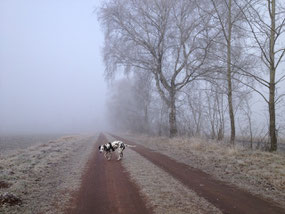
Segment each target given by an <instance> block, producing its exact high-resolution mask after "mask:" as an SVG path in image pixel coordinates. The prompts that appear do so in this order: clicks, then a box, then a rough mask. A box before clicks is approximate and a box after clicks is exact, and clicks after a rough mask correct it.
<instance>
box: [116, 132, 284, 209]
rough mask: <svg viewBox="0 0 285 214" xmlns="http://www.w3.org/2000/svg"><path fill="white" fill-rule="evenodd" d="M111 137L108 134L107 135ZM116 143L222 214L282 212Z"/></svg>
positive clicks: (171, 162) (164, 158)
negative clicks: (176, 181) (171, 178)
mask: <svg viewBox="0 0 285 214" xmlns="http://www.w3.org/2000/svg"><path fill="white" fill-rule="evenodd" d="M111 135H112V134H111ZM112 136H113V137H114V138H116V139H118V140H122V141H124V142H126V143H127V144H130V145H136V147H134V148H131V149H133V150H134V151H136V152H137V153H139V154H140V155H142V156H143V157H145V158H146V159H148V160H149V161H151V162H152V163H153V164H155V165H156V166H158V167H160V168H161V169H163V170H164V171H166V172H168V173H169V174H170V175H172V176H173V177H174V178H176V179H177V180H179V181H181V182H182V183H183V184H184V185H185V186H187V187H189V188H190V189H192V190H194V191H195V192H196V193H197V194H198V195H199V196H200V197H203V198H205V199H206V200H208V201H209V202H210V203H212V204H213V205H214V206H216V207H217V208H219V209H220V210H221V211H222V212H223V213H231V214H238V213H239V214H241V213H242V214H269V213H270V214H280V213H285V210H284V209H282V208H280V207H278V206H277V205H275V204H273V203H271V202H269V201H267V200H266V199H262V198H259V197H257V196H254V195H252V194H250V193H248V192H245V191H243V190H241V189H239V188H237V187H235V186H233V185H229V184H227V183H225V182H222V181H219V180H216V179H214V178H213V177H211V176H210V175H208V174H206V173H204V172H202V171H201V170H198V169H195V168H191V167H190V166H188V165H186V164H183V163H179V162H177V161H175V160H173V159H171V158H169V157H168V156H166V155H163V154H161V153H159V152H155V151H153V150H150V149H147V148H145V147H144V146H142V145H137V144H135V143H134V142H132V141H130V140H127V139H124V138H121V137H119V136H116V135H112Z"/></svg>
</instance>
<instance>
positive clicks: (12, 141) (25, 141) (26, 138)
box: [0, 134, 62, 156]
mask: <svg viewBox="0 0 285 214" xmlns="http://www.w3.org/2000/svg"><path fill="white" fill-rule="evenodd" d="M60 136H62V135H60V134H38V135H32V134H31V135H0V156H1V155H7V154H11V153H12V152H13V151H17V150H19V149H25V148H27V147H30V146H33V145H38V144H43V143H47V142H48V141H51V140H55V139H57V138H59V137H60Z"/></svg>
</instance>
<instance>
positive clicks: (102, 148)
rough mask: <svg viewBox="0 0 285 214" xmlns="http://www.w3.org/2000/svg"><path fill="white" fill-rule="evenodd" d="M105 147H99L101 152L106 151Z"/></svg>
mask: <svg viewBox="0 0 285 214" xmlns="http://www.w3.org/2000/svg"><path fill="white" fill-rule="evenodd" d="M104 147H105V145H101V146H99V152H100V153H102V152H103V151H104V150H105V148H104Z"/></svg>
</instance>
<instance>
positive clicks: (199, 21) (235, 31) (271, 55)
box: [99, 0, 285, 151]
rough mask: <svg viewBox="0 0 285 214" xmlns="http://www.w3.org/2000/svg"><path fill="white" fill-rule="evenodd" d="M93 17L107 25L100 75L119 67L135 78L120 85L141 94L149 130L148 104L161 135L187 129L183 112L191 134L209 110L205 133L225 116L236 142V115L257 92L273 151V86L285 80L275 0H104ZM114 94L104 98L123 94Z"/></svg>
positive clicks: (282, 19) (284, 16)
mask: <svg viewBox="0 0 285 214" xmlns="http://www.w3.org/2000/svg"><path fill="white" fill-rule="evenodd" d="M99 19H100V21H101V23H102V26H103V28H104V30H105V45H104V61H105V65H106V77H107V78H109V79H110V78H113V77H114V76H115V74H116V73H118V72H122V71H124V72H125V73H126V74H129V75H130V76H132V77H133V78H132V79H134V80H132V81H130V83H129V84H127V83H126V82H125V83H124V84H123V85H125V86H127V85H129V86H130V88H129V89H128V90H126V91H125V92H123V93H126V94H128V93H130V94H132V95H131V96H134V97H135V98H137V99H139V100H141V102H136V103H137V104H139V105H141V106H143V108H142V109H143V110H144V111H143V115H144V120H143V121H141V122H142V124H143V127H144V128H143V130H144V131H149V130H150V128H151V126H150V119H149V115H150V113H149V107H150V106H151V105H153V106H152V107H153V109H156V111H154V112H155V114H154V115H153V116H154V117H153V118H152V124H154V123H159V122H162V121H163V120H164V119H165V114H168V125H167V129H165V127H161V126H158V127H159V128H158V132H160V133H161V132H163V131H162V130H168V131H169V135H170V137H173V136H176V135H177V134H178V133H181V132H183V130H184V131H185V132H187V127H188V132H189V131H190V127H189V124H186V123H185V121H184V120H183V118H187V117H191V118H190V119H191V120H192V121H194V123H191V124H192V125H193V124H196V125H195V126H196V130H195V129H194V130H195V133H193V134H198V133H201V130H199V129H201V127H202V126H201V124H202V123H205V119H206V118H205V115H208V116H207V117H208V121H211V125H210V126H209V127H211V129H212V130H211V135H213V136H214V137H218V138H222V137H223V135H224V128H225V120H226V119H228V120H229V124H230V130H231V131H230V142H231V143H232V144H234V142H235V136H236V134H235V133H236V119H235V113H236V112H237V111H238V108H239V106H240V103H245V101H244V100H245V99H246V98H247V97H248V94H249V93H250V92H252V91H255V92H257V93H258V94H259V95H261V97H262V98H263V99H264V100H265V102H266V103H267V105H268V112H269V114H268V115H269V137H270V142H271V147H270V150H271V151H275V150H276V149H277V136H276V115H275V110H276V103H277V102H278V101H279V100H280V99H281V97H282V94H281V95H279V96H278V94H276V92H277V84H280V82H281V81H282V80H283V79H284V78H285V75H284V71H283V75H282V70H281V69H279V68H280V65H281V64H282V59H283V56H284V54H285V44H284V42H283V43H282V40H281V39H282V34H284V25H285V8H284V5H281V0H279V1H278V0H266V1H264V0H240V1H237V0H218V1H217V0H210V1H195V0H177V1H172V0H109V1H107V2H106V3H104V4H103V6H102V8H101V10H100V12H99ZM278 72H279V73H278ZM258 84H260V85H258ZM119 85H121V84H119ZM264 87H265V88H267V89H268V93H267V94H266V93H264V92H263V88H264ZM126 88H128V86H127V87H126ZM116 91H117V92H119V91H120V90H116ZM117 95H118V96H115V95H114V94H113V96H112V97H113V99H111V101H110V102H114V100H115V99H116V98H117V99H120V101H122V102H123V98H124V97H129V96H125V95H123V94H121V95H119V94H117ZM158 96H159V99H160V100H161V101H162V102H157V101H158ZM154 97H155V99H154ZM155 101H156V104H153V103H154V102H155ZM117 103H120V102H119V101H118V102H117ZM124 103H128V101H127V100H125V102H124ZM113 104H114V103H113ZM207 105H208V108H205V106H207ZM125 107H126V108H125V110H123V111H128V105H126V106H125ZM137 109H141V108H137ZM205 109H208V110H209V111H208V112H207V111H205ZM226 111H227V114H226ZM113 112H115V111H113ZM205 112H207V113H205ZM130 114H131V112H130ZM121 115H124V114H121ZM135 115H139V114H134V115H133V116H134V117H133V119H134V120H135V121H137V119H138V118H136V117H135ZM182 115H185V116H184V117H183V116H182ZM179 116H180V119H179V121H178V117H179ZM118 121H119V120H118ZM154 121H156V122H154ZM159 124H162V123H159ZM120 125H121V127H122V126H123V124H120ZM216 127H218V131H216ZM192 128H193V127H192ZM192 128H191V130H193V129H192Z"/></svg>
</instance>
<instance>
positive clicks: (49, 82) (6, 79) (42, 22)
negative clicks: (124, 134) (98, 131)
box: [0, 0, 106, 133]
mask: <svg viewBox="0 0 285 214" xmlns="http://www.w3.org/2000/svg"><path fill="white" fill-rule="evenodd" d="M99 4H100V1H98V0H97V1H96V0H80V1H79V0H25V1H23V0H1V1H0V133H1V132H2V133H5V132H10V131H15V132H27V131H32V132H34V131H35V132H61V131H66V132H71V131H80V130H85V128H87V127H88V131H92V130H93V128H94V129H95V127H96V128H97V127H99V128H100V127H101V126H102V122H103V120H104V118H103V113H104V104H105V93H106V86H105V82H104V77H103V72H104V66H103V62H102V57H101V50H102V47H103V33H102V32H101V31H100V26H99V24H98V22H97V16H96V13H93V11H94V9H95V8H96V7H98V6H99Z"/></svg>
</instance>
